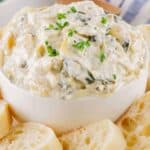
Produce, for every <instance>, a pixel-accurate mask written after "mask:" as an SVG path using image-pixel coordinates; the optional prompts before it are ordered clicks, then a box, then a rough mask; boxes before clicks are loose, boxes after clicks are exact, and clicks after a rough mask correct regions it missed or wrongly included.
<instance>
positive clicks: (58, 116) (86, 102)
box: [0, 69, 148, 133]
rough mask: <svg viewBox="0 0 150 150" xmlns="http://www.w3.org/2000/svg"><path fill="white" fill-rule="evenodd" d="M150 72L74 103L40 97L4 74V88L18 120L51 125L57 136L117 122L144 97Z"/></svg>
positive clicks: (0, 77) (0, 76)
mask: <svg viewBox="0 0 150 150" xmlns="http://www.w3.org/2000/svg"><path fill="white" fill-rule="evenodd" d="M147 76H148V71H147V69H143V70H142V71H141V75H140V76H139V77H138V78H137V79H135V80H133V81H131V82H129V83H127V84H126V85H124V86H122V87H121V88H120V89H118V91H116V92H114V93H113V94H112V95H108V96H105V97H104V96H101V97H98V96H88V97H82V98H79V99H74V100H66V101H64V100H61V99H52V98H51V97H46V98H45V97H39V96H36V95H33V94H31V93H29V92H28V91H25V90H23V89H21V88H18V87H17V86H15V85H13V84H12V83H11V82H10V81H9V80H8V79H7V78H6V77H5V76H4V75H3V73H2V72H0V87H1V90H2V93H3V97H4V98H5V100H7V101H8V102H9V104H10V106H11V108H12V110H13V112H14V114H15V115H16V117H17V118H19V119H21V120H23V121H38V122H42V123H45V124H47V125H50V126H51V127H53V128H54V129H55V131H56V132H57V133H62V132H67V131H69V130H72V129H75V128H78V127H81V126H84V125H85V124H87V123H91V122H95V121H98V120H101V119H105V118H109V119H111V120H113V121H115V120H116V119H117V118H118V117H119V116H120V115H121V114H122V113H123V112H124V111H125V110H126V109H127V108H128V107H129V105H130V104H131V103H132V102H133V100H134V99H135V98H137V97H139V96H141V95H143V93H144V91H145V87H146V82H147Z"/></svg>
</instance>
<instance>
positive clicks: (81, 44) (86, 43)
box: [72, 40, 90, 51]
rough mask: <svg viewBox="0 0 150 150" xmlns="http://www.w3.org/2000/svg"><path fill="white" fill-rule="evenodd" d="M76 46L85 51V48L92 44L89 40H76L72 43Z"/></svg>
mask: <svg viewBox="0 0 150 150" xmlns="http://www.w3.org/2000/svg"><path fill="white" fill-rule="evenodd" d="M72 46H73V47H74V48H77V49H79V50H80V51H83V50H84V49H85V48H88V47H89V46H90V42H89V40H86V41H84V40H81V41H79V42H76V43H74V44H73V45H72Z"/></svg>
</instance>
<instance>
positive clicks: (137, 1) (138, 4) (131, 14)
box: [123, 0, 148, 22]
mask: <svg viewBox="0 0 150 150" xmlns="http://www.w3.org/2000/svg"><path fill="white" fill-rule="evenodd" d="M146 2H148V0H133V2H132V3H131V5H130V6H129V8H128V10H127V12H126V13H125V15H124V16H123V19H124V20H126V21H127V22H131V21H132V20H133V19H134V18H135V17H136V15H137V14H138V13H139V12H140V10H141V8H142V6H143V5H144V4H145V3H146Z"/></svg>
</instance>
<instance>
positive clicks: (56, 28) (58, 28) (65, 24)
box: [55, 21, 69, 30]
mask: <svg viewBox="0 0 150 150" xmlns="http://www.w3.org/2000/svg"><path fill="white" fill-rule="evenodd" d="M68 25H69V22H67V21H66V22H64V23H61V22H56V27H55V30H62V29H63V28H64V27H67V26H68Z"/></svg>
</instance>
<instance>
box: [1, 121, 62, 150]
mask: <svg viewBox="0 0 150 150" xmlns="http://www.w3.org/2000/svg"><path fill="white" fill-rule="evenodd" d="M0 150H62V146H61V144H60V142H59V140H58V139H57V137H56V136H55V134H54V132H53V131H52V129H50V128H48V127H47V126H45V125H42V124H38V123H24V124H19V125H17V126H16V127H14V128H13V129H12V130H11V131H10V133H9V134H8V135H7V136H6V137H4V138H3V139H2V140H1V141H0Z"/></svg>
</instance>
